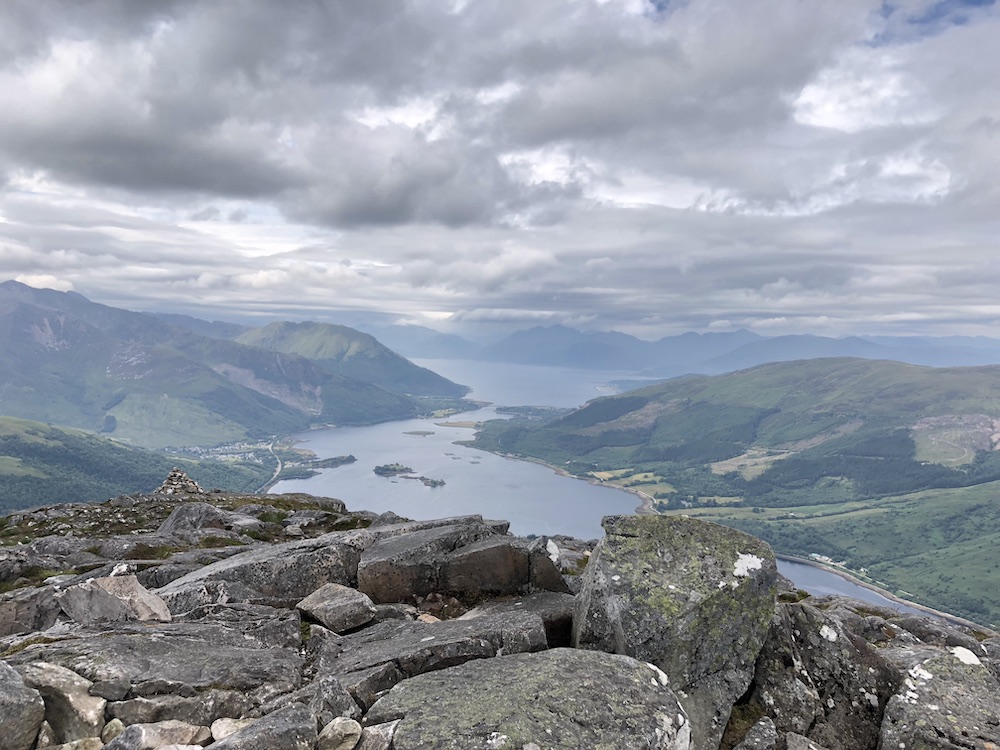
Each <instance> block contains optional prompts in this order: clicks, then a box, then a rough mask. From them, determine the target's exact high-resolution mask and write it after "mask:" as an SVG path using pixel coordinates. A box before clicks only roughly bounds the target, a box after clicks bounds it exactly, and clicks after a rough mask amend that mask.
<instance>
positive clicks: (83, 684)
mask: <svg viewBox="0 0 1000 750" xmlns="http://www.w3.org/2000/svg"><path fill="white" fill-rule="evenodd" d="M181 479H182V478H180V477H174V481H172V482H170V483H169V488H167V489H169V490H170V492H169V493H168V492H167V489H164V491H163V492H161V493H155V494H152V495H149V496H130V497H121V498H116V499H114V500H111V501H109V502H108V503H105V504H103V505H85V506H72V505H70V506H57V507H53V508H47V509H41V510H37V511H33V512H28V513H21V514H18V515H15V516H11V517H9V518H7V519H5V520H4V523H3V525H2V526H0V534H2V537H3V539H4V541H5V545H4V546H3V547H0V586H2V589H0V591H4V593H2V594H0V748H3V750H32V749H33V748H39V749H40V748H61V749H63V750H89V749H90V748H94V749H95V750H97V749H100V748H105V749H106V750H145V749H149V750H152V749H154V748H172V749H173V750H180V749H182V748H183V749H187V750H194V748H200V747H206V746H208V747H211V748H217V749H218V750H234V749H239V750H251V749H253V750H256V749H258V748H259V749H260V750H264V749H265V748H266V749H268V750H284V749H286V748H287V749H289V750H292V749H296V750H297V749H300V748H301V749H302V750H332V749H334V748H337V749H338V750H350V749H351V748H360V749H361V750H375V749H376V748H378V749H383V750H389V749H390V748H391V749H394V750H407V749H409V748H462V749H465V748H477V749H482V750H499V749H501V748H509V749H511V750H514V749H517V750H543V749H544V750H552V749H555V748H663V749H670V750H688V749H689V748H694V749H695V750H715V749H716V748H725V749H726V750H730V749H731V748H742V749H744V750H749V749H750V748H777V749H778V750H786V748H787V749H789V750H795V749H798V748H828V750H836V749H837V748H850V749H852V750H853V749H855V748H857V749H859V750H864V749H869V748H870V749H871V750H888V749H889V748H893V749H896V748H903V749H904V750H905V749H906V748H980V749H981V750H987V749H988V748H995V747H997V746H998V745H1000V699H998V695H1000V638H997V637H996V635H995V634H993V633H987V632H978V631H973V630H963V629H957V628H953V627H948V626H945V625H944V624H942V623H939V622H937V621H935V620H930V619H925V618H915V617H909V616H907V617H902V616H900V615H898V614H897V613H895V612H892V611H884V610H876V609H873V608H872V607H870V606H868V605H865V604H862V603H860V602H855V601H850V600H844V599H813V598H812V597H808V596H806V595H805V593H804V592H795V591H792V590H791V588H790V586H789V585H788V583H787V582H786V581H782V580H781V579H780V577H779V576H778V575H777V572H776V569H775V565H774V556H773V554H772V552H771V550H770V549H769V548H768V547H767V545H765V544H764V543H762V542H761V541H760V540H758V539H755V538H753V537H750V536H747V535H745V534H742V533H740V532H736V531H732V530H730V529H727V528H724V527H720V526H715V525H712V524H708V523H705V522H701V521H696V520H693V519H687V518H665V517H649V516H645V517H644V516H634V517H611V518H608V519H605V524H604V526H605V531H606V535H605V537H604V539H603V540H601V541H600V542H598V543H597V544H596V547H595V546H594V545H593V544H592V543H587V542H582V541H580V540H573V539H567V538H563V537H557V538H553V539H546V538H542V539H530V540H529V539H522V538H518V537H513V536H510V535H509V534H508V533H507V524H506V523H505V522H503V521H491V520H485V519H483V518H481V517H479V516H468V517H461V518H449V519H440V520H435V521H421V522H413V521H406V520H404V519H400V518H397V517H395V516H392V515H391V514H386V515H384V516H375V515H374V514H371V513H364V512H360V513H350V512H348V511H347V510H346V509H345V508H344V506H343V504H341V503H340V502H339V501H335V500H329V499H323V498H312V497H309V496H304V495H291V496H289V495H283V496H243V495H231V494H225V493H205V492H203V491H201V490H200V489H199V488H197V487H189V486H186V485H184V483H183V482H182V481H181ZM165 487H166V485H165ZM588 560H589V562H588ZM585 562H586V563H587V564H586V566H585V567H584V565H583V563H585Z"/></svg>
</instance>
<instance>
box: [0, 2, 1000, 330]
mask: <svg viewBox="0 0 1000 750" xmlns="http://www.w3.org/2000/svg"><path fill="white" fill-rule="evenodd" d="M661 5H662V7H659V6H654V5H653V4H652V3H649V2H640V0H634V2H633V1H632V0H629V1H628V2H620V1H619V0H613V1H609V2H604V1H601V0H546V1H545V2H537V0H509V2H505V3H492V4H488V3H467V2H461V1H458V0H456V1H455V2H451V3H448V4H440V3H429V2H422V1H420V2H417V1H414V2H404V3H399V4H382V3H355V4H345V3H315V4H305V5H301V6H296V8H295V9H294V10H291V9H289V8H288V7H285V6H283V5H280V4H271V3H264V2H260V1H259V0H250V1H249V2H242V3H230V2H210V1H209V0H191V1H190V2H176V3H167V2H165V3H160V4H142V3H126V4H118V5H115V6H114V7H115V8H116V9H117V10H116V11H115V12H112V10H111V9H110V6H103V5H102V4H79V3H76V2H72V1H71V0H56V2H54V3H51V4H48V3H27V2H15V3H11V4H5V5H0V24H3V28H4V29H5V34H4V35H3V36H4V38H3V39H2V40H0V96H2V97H3V100H4V101H8V102H17V106H16V107H9V108H8V109H7V110H6V111H5V113H4V117H3V118H2V119H0V261H2V265H3V268H4V269H5V270H6V271H7V272H8V273H9V274H11V275H12V276H17V277H18V278H31V279H51V280H52V281H51V283H52V284H61V285H63V286H64V287H65V286H67V285H71V286H72V288H73V289H75V290H77V291H80V292H82V293H84V294H87V295H90V296H93V297H95V298H97V299H99V300H101V301H105V302H108V303H112V304H115V303H118V304H125V305H127V306H130V307H133V308H141V307H143V306H159V307H161V308H167V307H176V306H177V305H182V304H183V305H187V306H189V309H190V306H192V305H195V304H199V303H200V304H204V305H210V306H211V309H210V310H208V311H207V312H206V314H208V315H211V316H212V317H220V316H223V315H224V314H225V313H226V312H227V311H232V313H233V314H234V315H239V314H242V313H244V312H250V313H254V314H257V315H260V316H267V315H272V314H273V315H282V314H295V315H296V316H297V317H306V316H309V315H315V316H323V315H325V314H327V313H328V311H329V310H330V309H331V308H340V309H347V310H375V309H387V310H389V311H390V312H392V313H393V314H395V315H396V316H397V317H400V318H403V319H412V320H419V321H425V322H426V321H434V320H437V321H451V320H453V319H460V320H462V321H483V322H486V321H508V322H510V323H511V324H512V325H515V324H517V321H520V322H525V323H529V322H531V321H539V322H574V321H575V322H578V323H580V324H582V322H585V321H588V323H587V324H588V325H593V326H595V327H602V328H618V329H622V330H632V331H635V332H640V331H641V332H643V333H645V334H647V335H650V336H655V335H657V334H659V333H662V332H666V331H670V332H676V331H677V330H683V329H684V328H697V329H700V330H707V329H711V328H715V329H723V330H725V329H728V328H730V327H740V326H749V327H753V328H755V329H758V330H767V331H770V332H782V331H804V330H807V329H809V327H810V326H812V327H813V329H814V330H822V331H824V332H832V333H851V332H873V331H876V330H877V331H882V332H898V331H902V330H908V331H918V330H919V331H924V332H931V331H934V330H945V329H947V330H949V332H955V328H956V327H961V326H964V327H965V330H967V331H968V332H983V331H989V330H990V326H992V325H993V321H994V319H995V317H996V313H995V310H994V307H995V306H994V305H993V304H992V300H993V298H995V297H996V288H995V282H993V281H992V280H993V279H995V278H997V275H996V272H997V270H998V269H997V268H996V265H995V261H994V260H993V258H995V257H996V252H995V251H996V236H997V233H996V224H995V222H996V219H995V215H996V206H997V205H998V204H1000V178H998V175H1000V149H997V147H996V143H997V138H998V137H1000V93H998V91H1000V90H998V89H997V87H996V86H995V81H994V80H993V79H994V77H995V74H994V72H993V71H995V69H996V68H997V66H998V65H1000V47H998V45H997V44H996V39H997V38H998V31H1000V11H998V10H997V9H996V8H995V7H993V6H988V7H987V6H984V7H979V8H963V7H960V6H958V5H956V6H947V7H945V6H939V5H937V4H929V2H928V0H901V1H900V2H896V3H893V4H892V8H891V9H888V10H891V12H887V9H886V8H885V7H884V6H883V3H881V1H880V0H842V2H837V3H787V2H785V1H784V0H760V2H758V3H742V4H741V3H732V2H727V1H726V0H699V2H676V3H668V4H665V5H663V4H661ZM15 6H16V8H15ZM658 7H659V9H657V8H658ZM191 311H192V312H193V311H194V310H191ZM938 327H940V328H938Z"/></svg>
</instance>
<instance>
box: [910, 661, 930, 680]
mask: <svg viewBox="0 0 1000 750" xmlns="http://www.w3.org/2000/svg"><path fill="white" fill-rule="evenodd" d="M909 674H910V677H912V678H913V679H915V680H920V681H921V682H927V681H928V680H932V679H934V675H932V674H931V673H930V672H928V671H927V670H926V669H924V668H923V666H921V665H920V664H917V665H916V666H915V667H910V673H909Z"/></svg>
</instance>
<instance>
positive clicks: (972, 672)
mask: <svg viewBox="0 0 1000 750" xmlns="http://www.w3.org/2000/svg"><path fill="white" fill-rule="evenodd" d="M888 655H889V656H890V658H893V659H894V660H895V659H898V663H900V664H901V665H902V666H904V667H905V666H906V665H907V664H909V665H910V666H909V667H908V668H907V669H906V672H905V674H904V678H903V684H902V685H901V686H900V688H899V690H898V691H897V692H896V694H895V695H893V696H892V698H891V699H890V700H889V703H888V705H887V706H886V710H885V717H884V719H883V720H882V736H881V745H879V747H880V748H903V747H905V748H927V749H928V750H931V749H934V748H941V749H942V750H945V749H947V750H954V749H957V748H992V747H998V746H1000V697H998V696H1000V683H998V682H997V680H996V679H995V678H994V676H993V675H992V674H991V673H990V672H989V670H987V669H986V667H985V666H983V664H982V661H981V660H980V658H979V656H978V655H976V654H975V653H973V652H972V651H971V650H970V649H967V648H965V647H964V646H955V647H952V648H951V649H948V650H941V649H933V650H932V651H931V650H924V649H913V650H909V652H907V651H905V650H904V651H903V652H900V653H896V654H891V653H890V654H888ZM914 657H916V658H914Z"/></svg>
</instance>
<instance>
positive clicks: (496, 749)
mask: <svg viewBox="0 0 1000 750" xmlns="http://www.w3.org/2000/svg"><path fill="white" fill-rule="evenodd" d="M394 720H399V723H398V724H397V725H396V727H395V734H394V736H393V739H392V747H393V750H417V749H418V748H440V749H442V750H445V749H451V748H454V750H469V749H470V748H482V749H483V750H486V749H487V748H489V749H491V750H521V748H524V747H529V746H530V743H535V746H537V747H539V748H546V750H561V749H563V748H565V749H566V750H578V749H579V748H588V749H591V748H593V749H594V750H604V749H606V750H629V749H631V748H636V749H638V748H643V749H644V750H648V749H649V748H662V749H664V750H666V749H667V748H669V749H670V750H687V748H689V747H690V725H689V723H688V720H687V717H686V715H685V713H684V710H683V709H682V708H681V706H680V704H679V703H678V702H677V699H676V697H675V696H674V694H673V693H672V692H671V690H670V688H669V687H667V685H666V677H665V676H664V675H663V674H662V673H661V672H660V671H659V670H658V669H655V668H653V667H651V666H650V665H649V664H645V663H643V662H640V661H637V660H635V659H632V658H630V657H627V656H619V655H615V654H605V653H600V652H594V651H577V650H572V649H555V650H552V651H545V652H542V653H540V654H516V655H513V656H504V657H500V658H497V659H487V660H484V661H475V662H469V663H468V664H463V665H461V666H458V667H452V668H451V669H447V670H444V671H442V672H434V673H431V674H425V675H421V676H419V677H415V678H413V679H411V680H407V681H406V682H402V683H400V684H399V685H397V686H396V687H394V688H393V689H392V690H391V691H389V693H388V694H387V695H385V696H384V697H383V698H381V699H380V700H379V701H378V702H377V703H375V705H374V706H372V708H371V710H370V711H369V713H368V716H367V717H366V723H367V724H380V723H384V722H391V721H394Z"/></svg>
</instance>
